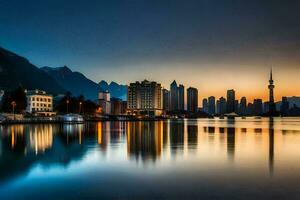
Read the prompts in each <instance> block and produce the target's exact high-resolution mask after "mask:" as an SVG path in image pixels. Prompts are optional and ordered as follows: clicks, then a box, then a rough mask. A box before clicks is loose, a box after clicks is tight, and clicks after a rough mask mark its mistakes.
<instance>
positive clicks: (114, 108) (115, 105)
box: [110, 97, 123, 115]
mask: <svg viewBox="0 0 300 200" xmlns="http://www.w3.org/2000/svg"><path fill="white" fill-rule="evenodd" d="M110 106H111V114H112V115H121V114H123V113H122V100H121V99H119V98H114V97H113V98H111V99H110Z"/></svg>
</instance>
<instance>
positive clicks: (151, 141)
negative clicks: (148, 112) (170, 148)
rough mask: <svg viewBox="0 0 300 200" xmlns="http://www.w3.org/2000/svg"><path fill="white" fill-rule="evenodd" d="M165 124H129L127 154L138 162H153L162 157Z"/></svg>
mask: <svg viewBox="0 0 300 200" xmlns="http://www.w3.org/2000/svg"><path fill="white" fill-rule="evenodd" d="M162 133H163V122H161V121H160V122H155V121H148V122H146V121H139V122H128V123H127V152H128V155H129V157H130V158H135V159H136V160H140V159H141V160H142V161H147V160H153V161H155V160H156V159H158V158H160V157H161V153H162V143H163V141H162Z"/></svg>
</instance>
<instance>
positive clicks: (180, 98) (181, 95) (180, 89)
mask: <svg viewBox="0 0 300 200" xmlns="http://www.w3.org/2000/svg"><path fill="white" fill-rule="evenodd" d="M178 110H179V111H184V110H185V109H184V86H183V85H181V84H180V85H179V86H178Z"/></svg>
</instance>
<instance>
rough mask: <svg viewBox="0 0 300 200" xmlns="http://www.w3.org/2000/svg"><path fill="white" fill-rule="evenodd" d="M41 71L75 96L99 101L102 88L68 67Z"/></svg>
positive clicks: (47, 68)
mask: <svg viewBox="0 0 300 200" xmlns="http://www.w3.org/2000/svg"><path fill="white" fill-rule="evenodd" d="M41 70H43V71H44V72H46V73H48V74H49V75H50V76H51V77H52V78H54V79H55V80H56V81H57V82H58V83H59V84H60V85H61V86H62V87H64V88H65V89H66V90H67V91H69V92H71V93H72V95H74V96H79V95H84V97H85V98H86V99H91V100H95V99H97V96H98V92H99V91H100V86H99V85H98V84H97V83H95V82H93V81H91V80H90V79H88V78H86V77H85V76H84V75H83V74H81V73H79V72H73V71H72V70H71V69H70V68H68V67H67V66H63V67H56V68H52V67H42V68H41Z"/></svg>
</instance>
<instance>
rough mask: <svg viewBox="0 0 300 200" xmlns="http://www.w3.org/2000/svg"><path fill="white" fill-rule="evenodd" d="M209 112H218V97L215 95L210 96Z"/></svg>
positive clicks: (211, 113)
mask: <svg viewBox="0 0 300 200" xmlns="http://www.w3.org/2000/svg"><path fill="white" fill-rule="evenodd" d="M208 114H210V115H214V114H216V98H215V97H214V96H210V97H208Z"/></svg>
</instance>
